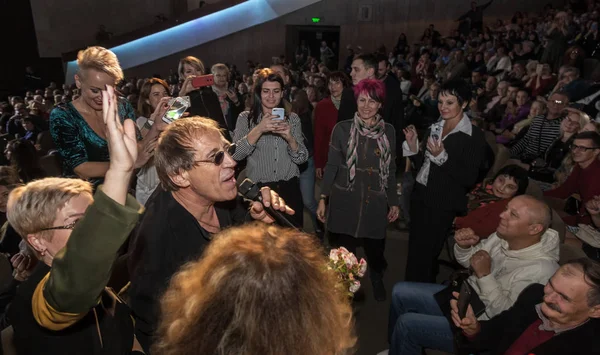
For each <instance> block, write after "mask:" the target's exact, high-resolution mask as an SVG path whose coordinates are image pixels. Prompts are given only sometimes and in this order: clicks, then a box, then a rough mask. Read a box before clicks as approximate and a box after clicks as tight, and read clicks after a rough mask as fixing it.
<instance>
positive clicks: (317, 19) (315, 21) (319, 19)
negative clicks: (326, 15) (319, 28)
mask: <svg viewBox="0 0 600 355" xmlns="http://www.w3.org/2000/svg"><path fill="white" fill-rule="evenodd" d="M311 20H312V22H313V23H319V22H321V18H320V17H311Z"/></svg>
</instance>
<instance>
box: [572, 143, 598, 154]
mask: <svg viewBox="0 0 600 355" xmlns="http://www.w3.org/2000/svg"><path fill="white" fill-rule="evenodd" d="M569 149H570V150H571V151H574V150H575V149H578V150H582V151H584V152H587V151H588V150H594V149H600V147H582V146H580V145H577V144H575V143H572V144H571V145H570V146H569Z"/></svg>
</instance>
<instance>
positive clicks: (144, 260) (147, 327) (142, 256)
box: [128, 186, 248, 354]
mask: <svg viewBox="0 0 600 355" xmlns="http://www.w3.org/2000/svg"><path fill="white" fill-rule="evenodd" d="M215 210H216V212H217V217H218V219H219V223H220V225H221V227H222V228H225V227H228V226H232V225H235V224H238V223H242V222H244V221H245V220H246V218H247V215H248V213H247V210H246V209H245V208H244V206H243V205H242V201H241V199H236V200H233V201H228V202H224V203H222V202H220V203H216V204H215ZM210 239H211V236H210V234H209V233H208V232H207V231H206V230H204V228H202V227H201V226H200V224H199V223H198V221H196V218H194V216H192V215H191V214H190V213H189V212H188V211H187V210H186V209H185V208H184V207H183V206H181V205H180V204H179V203H178V202H177V201H176V200H175V199H174V198H173V195H172V194H171V192H169V191H165V190H163V189H162V188H161V187H160V186H159V187H158V188H157V189H156V191H155V192H154V193H153V194H152V196H151V197H150V199H148V202H146V211H145V212H144V215H143V216H142V217H141V218H140V221H139V223H138V225H137V227H136V229H135V230H134V231H133V233H132V235H131V238H130V241H129V262H128V268H129V274H130V275H131V288H130V291H129V295H130V306H131V309H132V310H133V313H134V316H135V318H136V321H135V332H136V336H137V338H138V340H139V342H140V344H141V345H142V347H143V348H144V350H145V351H146V353H147V354H149V352H148V351H149V348H150V346H151V341H152V336H153V334H154V331H155V330H156V326H157V325H158V314H159V300H160V297H161V296H162V293H163V292H164V291H165V290H166V288H167V287H168V285H169V281H170V279H171V276H173V274H175V273H176V272H177V270H179V268H180V267H181V266H182V265H183V264H185V263H187V262H189V261H194V260H196V259H198V258H199V257H200V255H201V254H202V252H203V251H204V248H206V246H207V245H208V243H209V242H210Z"/></svg>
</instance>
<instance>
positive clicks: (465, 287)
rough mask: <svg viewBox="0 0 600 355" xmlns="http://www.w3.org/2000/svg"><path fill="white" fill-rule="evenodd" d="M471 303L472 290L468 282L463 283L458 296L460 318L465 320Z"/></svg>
mask: <svg viewBox="0 0 600 355" xmlns="http://www.w3.org/2000/svg"><path fill="white" fill-rule="evenodd" d="M470 301H471V289H470V288H469V284H468V283H467V281H466V280H465V281H463V283H462V285H461V286H460V293H459V294H458V316H459V317H460V319H463V318H464V317H465V316H466V315H467V307H468V306H469V302H470Z"/></svg>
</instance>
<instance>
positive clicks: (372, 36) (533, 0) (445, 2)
mask: <svg viewBox="0 0 600 355" xmlns="http://www.w3.org/2000/svg"><path fill="white" fill-rule="evenodd" d="M548 2H552V1H549V0H529V1H519V0H495V1H494V2H493V3H492V5H491V6H490V7H488V8H487V10H486V11H485V15H486V16H487V20H490V21H493V20H495V19H496V18H510V17H511V16H512V15H513V14H514V12H515V11H528V12H538V11H540V9H541V8H542V7H543V6H544V5H545V4H546V3H548ZM554 2H556V3H558V4H562V3H563V2H562V0H555V1H554ZM480 3H482V2H481V1H480ZM365 4H367V5H371V6H372V8H373V18H372V21H370V22H359V21H358V11H359V10H358V9H359V6H360V5H365ZM469 6H470V1H464V0H460V1H455V0H323V1H321V2H319V3H316V4H314V5H311V6H308V7H306V8H304V9H301V10H299V11H296V12H294V13H291V14H289V15H286V16H283V17H281V18H279V19H277V20H274V21H270V22H268V23H265V24H262V25H259V26H256V27H253V28H250V29H248V30H245V31H242V32H238V33H235V34H233V35H230V36H227V37H225V38H221V39H219V40H216V41H214V42H210V43H207V44H204V45H201V46H198V47H195V48H192V49H189V50H186V51H185V52H182V53H178V54H175V55H172V56H169V57H166V58H163V59H161V60H158V61H155V62H152V63H148V64H145V65H142V66H139V67H135V68H131V69H128V70H127V71H126V75H128V76H138V77H147V76H150V75H152V74H154V73H159V74H161V75H168V73H169V70H173V69H176V67H177V63H178V60H179V58H181V57H184V56H186V55H194V56H197V57H199V58H201V59H202V60H203V61H204V62H205V64H207V65H209V64H214V63H215V62H218V61H227V62H230V63H233V64H236V65H237V66H238V68H240V69H245V62H246V60H248V59H252V60H255V61H259V62H261V63H263V64H268V63H270V61H271V57H273V56H278V55H280V54H283V53H285V50H286V47H285V45H286V26H288V25H312V23H310V18H311V17H314V16H318V17H321V18H322V21H321V23H319V25H323V26H339V27H340V43H339V48H341V49H342V52H341V53H340V57H341V58H343V57H344V56H345V50H344V48H345V47H346V46H347V45H351V46H357V45H361V46H362V47H363V50H364V51H370V50H374V49H375V48H377V47H378V46H380V45H381V44H383V45H385V46H386V47H387V48H390V49H391V48H392V47H393V46H394V45H395V42H396V40H397V38H398V35H399V34H400V33H402V32H404V33H406V35H407V36H408V37H409V38H408V39H409V42H410V43H414V42H415V41H416V40H418V39H419V38H420V36H421V34H422V33H423V30H424V29H425V27H427V26H428V25H429V24H430V23H433V24H435V26H436V29H438V30H439V31H440V32H441V33H442V35H444V34H447V33H448V31H449V30H450V29H451V28H454V27H456V23H455V22H454V20H455V19H456V18H458V17H459V16H460V15H461V14H463V13H464V12H466V11H468V9H469Z"/></svg>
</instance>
